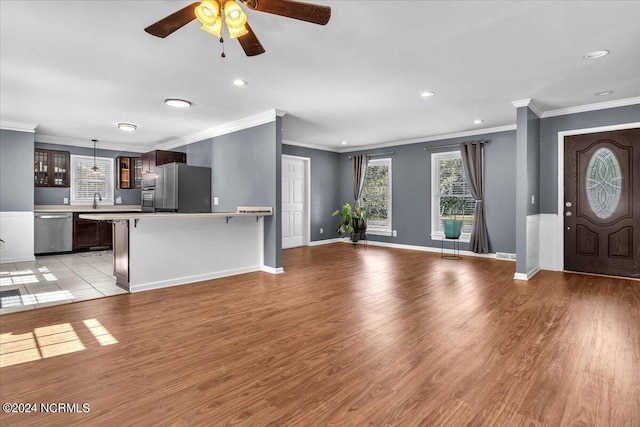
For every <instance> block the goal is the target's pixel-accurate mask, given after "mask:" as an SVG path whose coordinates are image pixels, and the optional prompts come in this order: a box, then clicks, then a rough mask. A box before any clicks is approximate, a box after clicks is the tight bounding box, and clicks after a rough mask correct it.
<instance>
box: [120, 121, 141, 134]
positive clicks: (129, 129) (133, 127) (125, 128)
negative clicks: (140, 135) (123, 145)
mask: <svg viewBox="0 0 640 427" xmlns="http://www.w3.org/2000/svg"><path fill="white" fill-rule="evenodd" d="M118 129H120V130H122V131H125V132H133V131H135V130H136V129H138V125H134V124H133V123H118Z"/></svg>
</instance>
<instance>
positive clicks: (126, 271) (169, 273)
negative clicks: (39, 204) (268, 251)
mask: <svg viewBox="0 0 640 427" xmlns="http://www.w3.org/2000/svg"><path fill="white" fill-rule="evenodd" d="M270 215H272V213H271V208H246V209H241V208H239V209H238V212H213V213H108V214H107V213H105V214H81V215H80V218H84V219H91V220H94V221H109V222H111V223H112V224H113V259H114V273H115V275H116V278H117V284H118V286H120V287H122V288H124V289H127V290H128V291H129V292H138V291H144V290H150V289H158V288H163V287H167V286H175V285H183V284H188V283H193V282H198V281H203V280H210V279H216V278H219V277H225V276H232V275H236V274H242V273H248V272H253V271H260V270H263V264H264V254H263V217H264V216H270Z"/></svg>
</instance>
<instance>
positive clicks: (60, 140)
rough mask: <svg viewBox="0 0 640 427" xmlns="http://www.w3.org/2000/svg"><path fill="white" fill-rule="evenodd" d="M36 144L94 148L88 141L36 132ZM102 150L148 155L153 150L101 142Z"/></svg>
mask: <svg viewBox="0 0 640 427" xmlns="http://www.w3.org/2000/svg"><path fill="white" fill-rule="evenodd" d="M35 142H36V143H43V144H58V145H68V146H71V147H85V148H93V144H92V143H91V141H89V140H87V139H79V138H71V137H65V136H54V135H46V134H42V133H38V132H36V135H35ZM99 149H100V150H103V149H104V150H114V151H126V152H129V153H146V152H147V151H149V150H151V149H152V148H151V147H149V146H147V145H134V144H124V143H118V142H109V141H104V140H100V148H99Z"/></svg>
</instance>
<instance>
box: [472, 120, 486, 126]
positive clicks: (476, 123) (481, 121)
mask: <svg viewBox="0 0 640 427" xmlns="http://www.w3.org/2000/svg"><path fill="white" fill-rule="evenodd" d="M480 123H484V120H482V119H475V120H474V121H473V124H474V125H479V124H480Z"/></svg>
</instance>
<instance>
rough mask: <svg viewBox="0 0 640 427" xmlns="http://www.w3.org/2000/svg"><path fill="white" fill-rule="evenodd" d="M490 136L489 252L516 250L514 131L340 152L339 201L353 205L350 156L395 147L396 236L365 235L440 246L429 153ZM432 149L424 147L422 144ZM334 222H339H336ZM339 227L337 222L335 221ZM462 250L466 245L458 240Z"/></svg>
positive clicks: (487, 183)
mask: <svg viewBox="0 0 640 427" xmlns="http://www.w3.org/2000/svg"><path fill="white" fill-rule="evenodd" d="M475 140H489V141H490V143H489V144H486V145H485V148H484V150H485V151H484V159H485V212H486V216H487V230H488V233H489V251H490V252H508V253H515V218H516V213H515V180H516V166H515V157H516V132H515V131H507V132H498V133H490V134H485V135H476V136H474V137H470V138H469V137H468V138H453V139H446V140H440V141H430V142H428V143H423V144H419V143H418V144H408V145H401V146H396V147H388V148H381V149H377V150H366V151H354V152H351V153H343V154H341V155H340V161H339V162H340V163H339V168H340V204H342V203H344V202H351V203H353V200H352V199H353V189H352V188H351V161H350V160H349V159H348V157H349V156H351V155H353V154H360V153H369V154H374V153H376V152H388V151H391V150H392V151H394V154H393V155H391V158H392V171H393V177H392V185H393V189H392V191H393V201H392V203H393V206H392V209H393V213H392V215H393V219H392V221H393V229H394V230H397V232H398V236H397V237H386V236H375V235H369V236H368V238H369V240H376V241H382V242H390V243H398V244H406V245H415V246H430V247H436V248H439V247H440V244H441V242H440V241H439V240H431V238H430V236H429V235H430V233H431V156H430V154H431V153H436V152H439V151H453V150H455V149H456V147H449V148H442V149H437V148H436V147H438V146H445V145H446V146H448V145H453V144H456V145H457V144H460V143H462V142H465V141H475ZM425 147H429V148H430V150H428V151H425V150H424V148H425ZM336 221H337V220H336ZM336 226H337V223H336ZM461 248H462V249H466V248H467V247H466V244H461Z"/></svg>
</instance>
